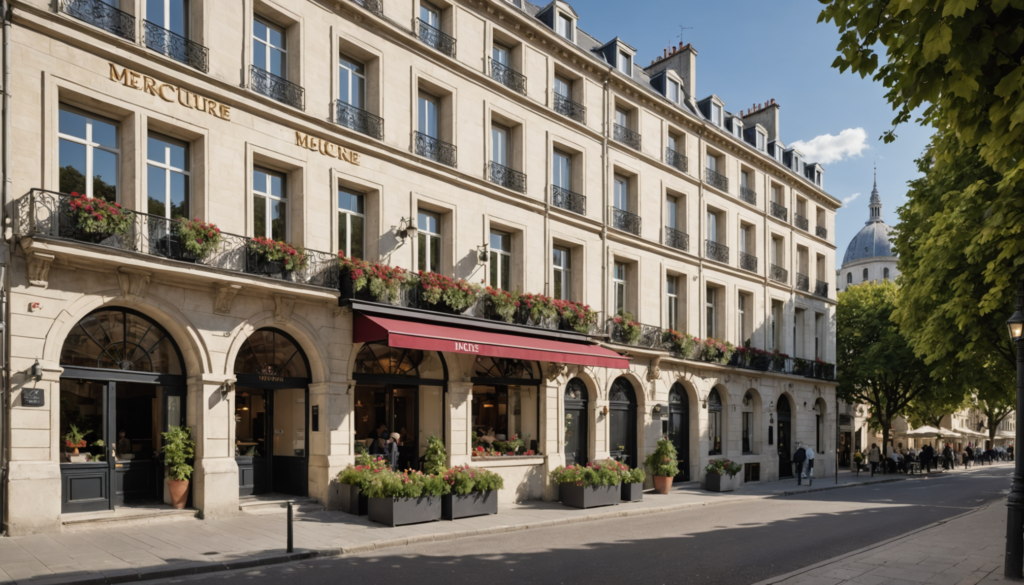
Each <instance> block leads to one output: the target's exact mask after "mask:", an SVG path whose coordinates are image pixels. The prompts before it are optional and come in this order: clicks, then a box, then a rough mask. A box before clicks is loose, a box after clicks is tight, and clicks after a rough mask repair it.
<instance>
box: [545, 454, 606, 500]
mask: <svg viewBox="0 0 1024 585" xmlns="http://www.w3.org/2000/svg"><path fill="white" fill-rule="evenodd" d="M551 480H552V481H554V482H555V483H557V484H558V495H559V499H560V500H561V501H562V504H563V505H565V506H569V507H572V508H593V507H596V506H614V505H617V504H618V503H619V501H620V500H621V497H622V492H621V490H620V488H619V484H620V482H621V481H622V478H621V477H620V475H619V463H618V462H617V461H614V460H612V459H607V460H605V461H603V462H595V463H588V464H587V466H586V467H583V466H582V465H570V466H568V467H563V466H559V467H557V468H555V470H554V471H552V472H551Z"/></svg>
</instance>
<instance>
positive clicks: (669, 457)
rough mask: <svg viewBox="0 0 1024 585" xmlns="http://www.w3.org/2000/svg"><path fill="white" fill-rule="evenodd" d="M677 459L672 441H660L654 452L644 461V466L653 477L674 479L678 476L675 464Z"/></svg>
mask: <svg viewBox="0 0 1024 585" xmlns="http://www.w3.org/2000/svg"><path fill="white" fill-rule="evenodd" d="M678 457H679V455H678V454H677V453H676V447H675V445H673V444H672V441H669V440H668V439H661V440H659V441H658V447H657V448H656V449H655V450H654V452H653V453H651V454H650V455H648V456H647V459H645V460H644V465H645V466H646V467H647V469H648V470H649V471H650V472H651V475H653V476H655V477H675V476H676V475H678V474H679V465H678V464H677V463H676V460H677V459H678Z"/></svg>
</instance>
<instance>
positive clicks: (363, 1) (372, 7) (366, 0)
mask: <svg viewBox="0 0 1024 585" xmlns="http://www.w3.org/2000/svg"><path fill="white" fill-rule="evenodd" d="M355 3H356V4H358V5H360V6H362V7H363V8H365V9H367V10H369V11H370V12H372V13H374V14H376V15H377V16H379V17H381V18H383V17H384V0H355Z"/></svg>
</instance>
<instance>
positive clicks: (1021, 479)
mask: <svg viewBox="0 0 1024 585" xmlns="http://www.w3.org/2000/svg"><path fill="white" fill-rule="evenodd" d="M1006 327H1007V328H1008V329H1009V331H1010V341H1012V342H1013V344H1014V346H1016V349H1017V413H1021V412H1024V278H1022V279H1020V280H1019V281H1018V282H1017V311H1016V312H1014V314H1013V316H1012V317H1010V319H1009V320H1008V321H1007V322H1006ZM1021 445H1024V425H1017V434H1016V436H1015V437H1014V441H1013V451H1014V453H1013V455H1014V457H1013V485H1011V486H1010V495H1009V497H1007V498H1006V507H1007V511H1006V559H1005V561H1004V564H1003V575H1004V576H1006V578H1008V579H1020V578H1021V573H1022V571H1024V457H1019V456H1017V450H1018V449H1020V447H1021Z"/></svg>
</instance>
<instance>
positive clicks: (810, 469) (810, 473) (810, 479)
mask: <svg viewBox="0 0 1024 585" xmlns="http://www.w3.org/2000/svg"><path fill="white" fill-rule="evenodd" d="M804 451H806V455H807V485H814V447H812V446H810V445H807V448H806V449H805V450H804Z"/></svg>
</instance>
